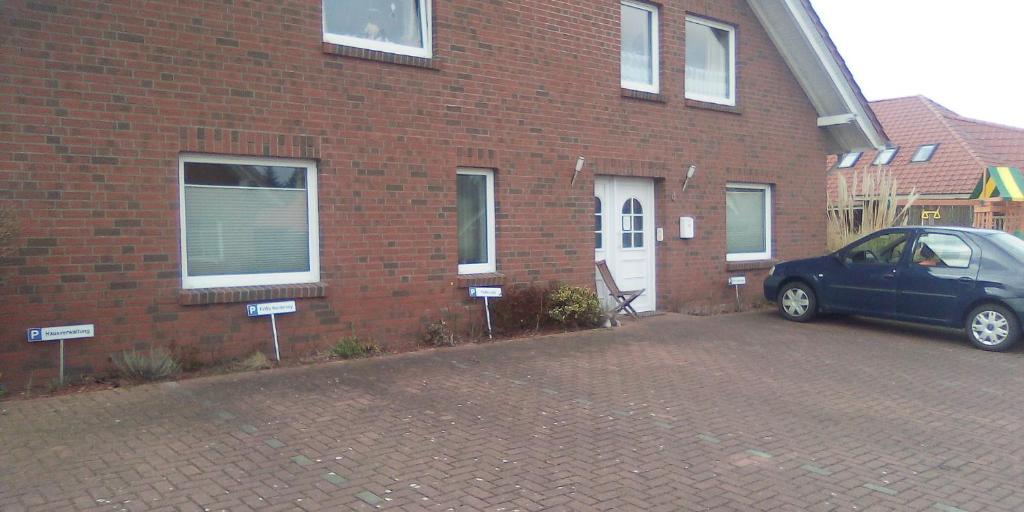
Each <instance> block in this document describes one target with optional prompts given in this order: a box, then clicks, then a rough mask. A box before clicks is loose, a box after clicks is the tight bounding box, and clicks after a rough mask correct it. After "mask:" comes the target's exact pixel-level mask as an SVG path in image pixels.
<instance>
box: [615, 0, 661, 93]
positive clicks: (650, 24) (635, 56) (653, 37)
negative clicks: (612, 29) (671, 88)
mask: <svg viewBox="0 0 1024 512" xmlns="http://www.w3.org/2000/svg"><path fill="white" fill-rule="evenodd" d="M622 87H623V88H626V89H633V90H636V91H644V92H652V93H657V92H658V8H657V6H654V5H650V4H645V3H640V2H634V1H632V0H622Z"/></svg>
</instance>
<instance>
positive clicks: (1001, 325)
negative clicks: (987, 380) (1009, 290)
mask: <svg viewBox="0 0 1024 512" xmlns="http://www.w3.org/2000/svg"><path fill="white" fill-rule="evenodd" d="M966 327H967V337H968V338H970V340H971V343H973V344H974V346H975V347H978V348H980V349H982V350H988V351H991V352H1002V351H1004V350H1006V349H1008V348H1010V347H1012V346H1013V344H1014V343H1016V342H1017V339H1018V338H1020V322H1018V321H1017V315H1015V314H1014V313H1013V312H1012V311H1010V310H1009V309H1006V308H1005V307H1003V306H1000V305H999V304H982V305H981V306H978V307H976V308H974V310H972V311H971V313H970V314H969V315H967V326H966Z"/></svg>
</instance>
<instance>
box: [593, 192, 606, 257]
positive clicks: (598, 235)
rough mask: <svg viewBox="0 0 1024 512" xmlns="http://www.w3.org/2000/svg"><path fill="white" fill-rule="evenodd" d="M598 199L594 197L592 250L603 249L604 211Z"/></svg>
mask: <svg viewBox="0 0 1024 512" xmlns="http://www.w3.org/2000/svg"><path fill="white" fill-rule="evenodd" d="M602 207H603V205H602V204H601V198H600V197H596V196H595V197H594V248H595V249H598V250H600V249H604V210H603V208H602Z"/></svg>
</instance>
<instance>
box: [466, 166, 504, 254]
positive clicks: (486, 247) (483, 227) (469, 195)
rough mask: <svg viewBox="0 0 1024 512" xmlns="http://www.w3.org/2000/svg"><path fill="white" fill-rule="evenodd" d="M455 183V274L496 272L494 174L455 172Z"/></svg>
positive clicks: (476, 171) (482, 171)
mask: <svg viewBox="0 0 1024 512" xmlns="http://www.w3.org/2000/svg"><path fill="white" fill-rule="evenodd" d="M456 180H457V181H456V195H457V198H456V200H457V205H456V213H457V215H458V225H459V273H460V274H479V273H485V272H496V271H497V264H496V261H495V249H494V238H495V237H494V172H493V171H490V170H486V169H459V170H458V174H457V176H456Z"/></svg>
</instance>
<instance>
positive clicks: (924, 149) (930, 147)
mask: <svg viewBox="0 0 1024 512" xmlns="http://www.w3.org/2000/svg"><path fill="white" fill-rule="evenodd" d="M938 148H939V145H938V144H925V145H923V146H921V147H919V148H917V152H916V153H914V158H911V159H910V161H911V162H927V161H929V160H931V159H932V156H933V155H935V150H936V149H938Z"/></svg>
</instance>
